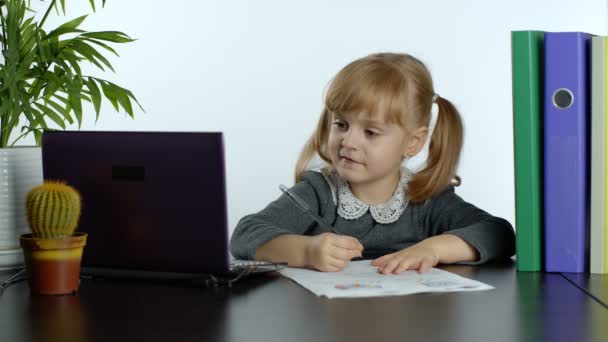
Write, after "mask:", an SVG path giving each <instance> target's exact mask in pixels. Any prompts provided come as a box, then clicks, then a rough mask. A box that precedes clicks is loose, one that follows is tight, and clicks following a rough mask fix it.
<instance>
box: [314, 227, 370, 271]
mask: <svg viewBox="0 0 608 342" xmlns="http://www.w3.org/2000/svg"><path fill="white" fill-rule="evenodd" d="M362 252H363V245H361V243H360V242H359V240H357V239H355V238H354V237H352V236H347V235H336V234H333V233H323V234H320V235H316V236H312V237H311V238H310V240H309V243H308V248H307V253H306V254H307V259H308V262H307V264H308V265H309V266H311V267H313V268H315V269H317V270H319V271H322V272H338V271H340V270H342V269H343V268H344V267H345V266H346V265H347V264H348V263H349V262H350V260H351V259H352V258H355V257H360V256H361V255H362V254H361V253H362Z"/></svg>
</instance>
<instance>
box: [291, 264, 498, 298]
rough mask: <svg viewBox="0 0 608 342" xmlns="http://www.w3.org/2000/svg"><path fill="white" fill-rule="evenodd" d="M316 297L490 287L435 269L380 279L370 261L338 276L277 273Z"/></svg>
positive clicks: (303, 271)
mask: <svg viewBox="0 0 608 342" xmlns="http://www.w3.org/2000/svg"><path fill="white" fill-rule="evenodd" d="M280 273H281V274H282V275H284V276H285V277H288V278H291V279H292V280H294V281H295V282H296V283H298V284H300V285H301V286H303V287H304V288H306V289H307V290H309V291H311V292H312V293H314V294H316V295H317V296H325V297H327V298H354V297H382V296H398V295H408V294H414V293H428V292H455V291H482V290H491V289H493V288H494V287H492V286H490V285H487V284H484V283H482V282H479V281H476V280H472V279H467V278H464V277H461V276H459V275H457V274H454V273H450V272H447V271H443V270H440V269H437V268H432V269H431V270H429V271H427V272H425V273H422V274H419V273H418V272H416V271H405V272H401V273H400V274H397V275H396V274H389V275H383V274H380V273H378V271H377V268H376V267H374V266H372V265H371V261H370V260H361V261H353V262H351V263H350V264H348V266H346V268H344V269H343V270H342V271H340V272H319V271H313V270H308V269H301V268H291V267H288V268H285V269H283V270H281V271H280Z"/></svg>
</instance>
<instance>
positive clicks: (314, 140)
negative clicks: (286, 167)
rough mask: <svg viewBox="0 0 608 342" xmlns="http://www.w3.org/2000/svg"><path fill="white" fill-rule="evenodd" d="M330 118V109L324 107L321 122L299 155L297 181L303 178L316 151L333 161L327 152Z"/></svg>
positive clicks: (323, 157)
mask: <svg viewBox="0 0 608 342" xmlns="http://www.w3.org/2000/svg"><path fill="white" fill-rule="evenodd" d="M329 120H330V117H329V111H328V110H327V109H324V110H323V113H321V117H320V118H319V122H318V123H317V128H316V129H315V132H314V133H313V134H312V136H311V137H310V138H309V139H308V141H307V142H306V144H305V145H304V148H303V149H302V152H300V156H299V157H298V161H297V162H296V172H295V183H298V182H299V181H300V179H302V173H304V171H305V170H306V167H307V166H308V164H309V163H310V161H311V160H312V158H313V157H314V156H315V153H316V154H318V155H319V157H321V159H323V160H324V161H326V162H327V163H331V162H330V160H329V157H327V152H326V149H327V146H326V144H327V136H328V135H329Z"/></svg>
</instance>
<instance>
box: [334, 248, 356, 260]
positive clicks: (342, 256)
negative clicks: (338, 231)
mask: <svg viewBox="0 0 608 342" xmlns="http://www.w3.org/2000/svg"><path fill="white" fill-rule="evenodd" d="M329 255H330V256H331V257H333V258H336V259H339V260H342V261H350V260H351V259H352V258H354V257H358V256H361V252H360V251H358V250H354V249H344V248H334V249H332V250H331V252H330V253H329Z"/></svg>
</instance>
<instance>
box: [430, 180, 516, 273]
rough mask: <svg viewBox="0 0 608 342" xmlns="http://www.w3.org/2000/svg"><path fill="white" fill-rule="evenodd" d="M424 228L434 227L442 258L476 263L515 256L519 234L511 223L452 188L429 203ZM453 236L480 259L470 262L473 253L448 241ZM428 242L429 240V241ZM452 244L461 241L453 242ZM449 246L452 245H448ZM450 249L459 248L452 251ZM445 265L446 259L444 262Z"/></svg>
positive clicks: (436, 243) (432, 241) (435, 241)
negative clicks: (471, 201) (484, 209)
mask: <svg viewBox="0 0 608 342" xmlns="http://www.w3.org/2000/svg"><path fill="white" fill-rule="evenodd" d="M428 205H429V209H428V210H427V215H425V218H424V222H422V224H423V225H425V226H427V227H431V236H433V237H432V238H429V239H433V240H431V241H430V242H431V243H432V244H433V245H434V246H436V247H438V251H440V253H441V256H442V257H444V258H445V259H446V260H450V261H451V262H452V263H453V262H467V263H474V264H481V263H485V262H487V261H490V260H494V259H501V258H508V257H510V256H512V255H513V254H514V253H515V232H514V230H513V227H512V226H511V224H510V223H509V222H508V221H506V220H504V219H502V218H500V217H495V216H492V215H490V214H488V213H487V212H485V211H483V210H482V209H479V208H478V207H476V206H474V205H473V204H470V203H468V202H466V201H464V200H463V199H462V198H461V197H460V196H458V195H457V194H456V193H455V192H454V189H453V188H452V187H450V188H448V189H446V190H444V191H443V192H442V193H440V194H438V195H437V196H436V197H434V198H433V199H431V200H430V202H429V203H428ZM441 236H453V237H457V238H459V239H460V240H462V241H463V242H464V243H465V244H466V245H468V246H470V247H471V248H473V249H474V250H475V252H476V254H477V256H476V257H475V258H474V259H473V260H470V259H471V258H470V253H469V252H470V251H467V250H468V248H465V247H464V246H463V245H462V244H458V243H456V242H446V241H448V240H444V239H448V238H446V237H443V238H441V239H440V238H439V237H441ZM425 241H426V240H425ZM449 241H458V240H454V239H450V240H449ZM447 244H449V246H447ZM450 247H455V249H454V250H452V251H449V250H448V249H449V248H450ZM441 262H443V260H442V261H441Z"/></svg>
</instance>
